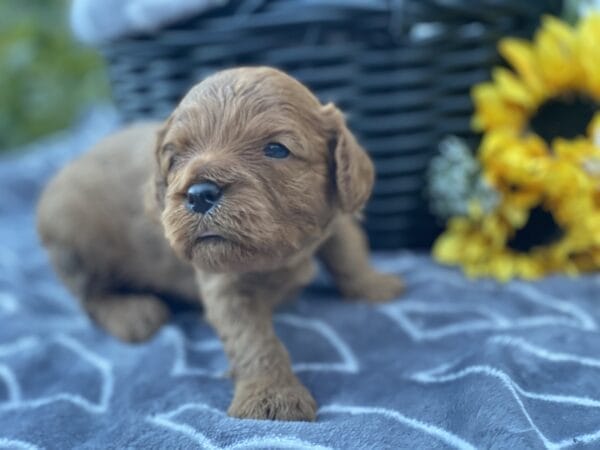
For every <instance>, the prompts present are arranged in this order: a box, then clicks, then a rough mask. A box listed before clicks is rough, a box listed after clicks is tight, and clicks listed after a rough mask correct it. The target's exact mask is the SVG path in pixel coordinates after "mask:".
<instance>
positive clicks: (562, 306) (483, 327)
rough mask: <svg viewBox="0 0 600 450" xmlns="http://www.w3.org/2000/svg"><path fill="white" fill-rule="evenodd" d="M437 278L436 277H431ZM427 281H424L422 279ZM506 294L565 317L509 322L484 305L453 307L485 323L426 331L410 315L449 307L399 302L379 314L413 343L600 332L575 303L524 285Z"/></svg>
mask: <svg viewBox="0 0 600 450" xmlns="http://www.w3.org/2000/svg"><path fill="white" fill-rule="evenodd" d="M432 275H433V278H435V276H436V275H435V273H434V274H432ZM421 278H423V279H425V277H421ZM443 282H445V283H448V282H449V284H457V285H460V286H461V287H464V280H462V279H461V280H458V279H457V278H456V276H454V277H449V278H448V279H444V280H443ZM477 288H478V289H488V290H489V287H488V286H487V285H485V284H483V283H481V284H480V285H478V286H477ZM504 289H505V290H506V291H507V292H512V293H514V294H516V298H518V299H522V300H525V301H527V302H531V303H534V304H536V305H541V306H544V307H546V308H550V309H553V310H555V311H558V312H560V313H562V314H564V315H562V316H555V315H538V316H534V317H521V318H516V319H510V318H506V317H504V316H503V315H501V314H499V313H497V312H496V311H494V310H493V309H492V308H486V307H485V306H481V305H473V304H468V305H460V304H456V303H453V304H452V311H458V312H473V313H477V314H479V315H481V316H484V318H482V319H476V320H466V321H463V322H458V323H452V324H450V325H445V326H439V327H437V328H433V329H423V328H421V327H419V326H417V325H415V322H414V321H413V320H412V319H411V318H410V316H409V314H408V313H411V312H416V313H419V314H421V315H437V314H439V313H440V311H441V312H448V311H450V306H447V307H446V308H444V305H443V304H439V303H435V302H431V303H429V304H428V303H425V302H418V301H408V302H406V301H405V302H398V303H391V304H388V305H383V306H381V307H379V308H378V311H379V312H381V313H383V314H385V315H386V316H388V317H389V318H390V319H392V320H393V321H394V322H396V323H397V324H398V326H399V327H400V328H401V329H403V330H404V332H406V333H407V334H408V335H409V336H410V338H411V339H412V340H414V341H432V340H438V339H442V338H445V337H448V336H455V335H460V334H463V333H473V332H477V331H498V330H510V329H525V328H536V327H544V326H566V327H572V328H576V329H583V330H587V331H593V330H596V329H597V324H596V322H595V320H594V319H593V318H592V317H591V316H590V315H589V314H588V313H587V312H586V311H584V310H583V309H581V308H579V307H577V306H576V305H574V304H573V303H569V302H567V301H563V300H561V299H558V298H555V297H552V296H550V295H548V294H545V293H543V292H541V291H539V290H537V289H535V288H534V287H532V286H530V285H527V284H524V283H522V282H513V283H511V284H509V285H507V286H505V287H504Z"/></svg>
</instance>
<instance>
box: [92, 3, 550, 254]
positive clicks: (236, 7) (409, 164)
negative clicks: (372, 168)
mask: <svg viewBox="0 0 600 450" xmlns="http://www.w3.org/2000/svg"><path fill="white" fill-rule="evenodd" d="M342 3H343V2H337V3H334V2H329V3H327V2H324V1H322V2H315V1H306V0H305V1H292V0H262V1H256V0H254V1H248V0H246V1H241V0H238V1H232V2H230V3H228V4H227V6H226V7H223V8H221V9H217V10H213V11H211V12H210V13H208V14H204V15H202V16H199V17H196V18H194V19H193V20H190V21H186V22H182V23H178V24H174V25H173V26H170V27H168V28H165V29H162V30H160V31H159V32H157V33H155V34H152V35H145V36H132V37H129V38H126V39H121V40H119V41H116V42H112V43H110V44H109V45H106V46H105V47H104V48H103V49H102V50H103V53H104V55H105V56H106V58H107V60H108V63H109V73H110V78H111V82H112V90H113V96H114V99H115V101H116V103H117V105H118V107H119V109H120V110H121V112H122V114H123V116H124V118H125V119H126V120H136V119H142V118H164V117H166V116H167V115H168V114H169V113H170V111H171V110H172V109H173V107H174V106H175V104H176V103H177V101H178V100H179V99H180V98H181V96H182V95H183V94H184V93H185V92H186V91H187V90H188V89H189V88H190V87H191V85H192V84H194V83H195V82H197V81H198V80H200V79H201V78H203V77H204V76H206V75H207V74H209V73H212V72H213V71H216V70H219V69H222V68H225V67H231V66H238V65H257V64H266V65H271V66H275V67H279V68H281V69H283V70H285V71H287V72H289V73H290V74H291V75H293V76H295V77H297V78H298V79H300V80H301V81H303V82H304V83H305V84H307V85H308V86H309V87H310V88H311V89H312V90H313V91H314V92H315V93H316V94H317V95H318V96H319V97H320V98H321V99H322V100H323V101H334V102H336V103H337V104H338V105H339V106H340V107H341V108H342V109H343V110H344V111H345V112H346V114H347V116H348V119H349V122H350V125H351V127H352V129H353V131H354V132H355V133H356V134H357V136H358V138H359V139H360V141H361V142H362V144H363V145H364V146H365V148H367V149H368V150H369V152H370V153H371V156H372V158H373V160H374V161H375V165H376V167H377V182H376V185H375V191H374V194H373V197H372V199H371V201H370V203H369V205H368V207H367V210H366V221H365V226H366V228H367V231H368V233H369V235H370V241H371V245H372V246H373V247H374V248H378V249H391V248H399V247H413V248H414V247H425V246H428V245H430V244H431V242H432V240H433V239H434V238H435V236H436V234H437V233H438V231H439V230H438V228H437V225H436V221H435V220H434V219H433V217H432V216H431V215H430V214H429V212H428V208H427V202H426V201H425V199H424V196H423V189H424V185H425V176H424V174H425V171H426V167H427V165H428V162H429V160H430V158H431V157H432V156H433V155H434V154H435V152H436V151H437V144H438V142H439V141H440V139H441V138H442V137H443V136H445V135H447V134H454V135H457V136H461V137H464V138H467V139H473V138H474V136H473V135H472V134H471V131H470V128H469V123H470V118H471V114H472V105H471V100H470V95H469V92H470V89H471V87H472V86H473V84H475V83H478V82H481V81H483V80H486V79H488V78H489V69H490V67H491V66H492V65H493V64H496V63H498V55H497V52H496V43H497V40H498V39H499V38H500V37H502V36H505V35H516V36H520V35H528V34H530V33H531V31H532V30H533V28H534V27H535V26H536V25H537V23H538V21H539V17H540V15H541V14H542V13H544V12H550V13H557V12H559V10H560V6H561V5H560V3H561V2H560V0H528V1H524V0H404V1H396V2H394V1H380V0H373V1H371V2H366V1H362V2H358V1H357V2H354V3H353V5H354V6H349V5H348V3H350V2H346V3H347V4H345V5H342ZM396 4H397V5H398V6H396ZM414 24H418V25H414Z"/></svg>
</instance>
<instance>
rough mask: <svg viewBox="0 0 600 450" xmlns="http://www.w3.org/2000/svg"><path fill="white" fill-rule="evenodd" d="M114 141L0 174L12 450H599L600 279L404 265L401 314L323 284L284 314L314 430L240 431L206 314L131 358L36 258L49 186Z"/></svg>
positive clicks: (281, 328) (412, 261) (396, 259)
mask: <svg viewBox="0 0 600 450" xmlns="http://www.w3.org/2000/svg"><path fill="white" fill-rule="evenodd" d="M115 124H116V121H115V119H114V116H113V115H112V114H111V113H110V112H109V113H107V112H102V113H100V114H95V115H93V116H92V117H91V118H89V119H88V120H87V121H86V122H84V124H83V126H81V127H79V128H78V129H77V130H75V132H73V133H69V134H64V135H62V136H58V137H56V138H53V139H51V140H48V141H44V142H42V143H40V144H38V145H36V146H35V147H40V148H39V149H31V151H30V152H28V153H27V154H26V155H25V156H21V157H19V158H11V159H8V160H4V161H3V162H1V163H0V236H1V239H2V241H1V243H2V245H1V247H0V448H11V449H13V448H14V449H28V450H29V449H35V448H48V449H71V448H78V449H81V448H83V449H91V448H98V449H109V448H118V449H125V448H127V449H154V448H169V449H187V448H206V449H233V448H309V449H317V448H336V449H352V448H375V449H386V448H389V449H401V448H406V449H438V448H440V449H441V448H460V449H470V448H533V449H537V448H553V449H558V448H568V447H573V448H600V334H599V332H598V330H599V327H600V277H599V276H589V277H585V278H580V279H570V278H565V277H553V278H549V279H546V280H544V281H542V282H540V283H536V284H530V283H524V282H513V283H509V284H507V285H498V284H496V283H494V282H491V281H477V282H473V281H469V280H467V279H465V278H464V277H463V276H462V275H461V274H460V273H458V272H457V271H455V270H451V269H447V268H443V267H440V266H438V265H436V264H434V263H433V262H432V261H431V259H430V258H429V257H428V256H426V255H419V254H411V253H405V252H399V253H396V254H391V255H377V256H375V257H374V261H375V263H376V264H377V265H378V266H379V267H380V268H381V269H383V270H387V271H391V272H395V273H398V274H402V275H403V276H404V277H405V278H406V280H407V284H408V291H407V293H406V295H405V296H404V297H403V298H402V299H401V300H398V301H395V302H392V303H389V304H386V305H380V306H369V305H366V304H361V303H348V302H344V301H342V300H341V299H339V298H338V296H337V294H336V293H335V291H333V290H332V289H331V288H329V287H328V286H329V285H328V283H327V281H326V280H325V279H323V278H322V279H321V280H319V281H318V282H316V283H315V284H314V285H313V286H312V287H311V288H310V289H309V290H307V291H306V292H305V293H304V294H303V295H302V296H301V298H300V299H299V300H298V301H297V302H296V303H295V304H292V305H291V306H289V307H287V308H286V309H284V310H282V311H280V312H279V314H278V315H277V318H276V328H277V331H278V334H279V335H280V336H281V338H282V339H283V341H284V342H285V344H286V345H287V347H288V349H289V350H290V353H291V355H292V359H293V364H294V367H295V370H296V372H297V373H298V374H299V376H300V378H301V379H302V381H303V382H304V383H305V384H306V386H308V388H309V389H310V390H311V391H312V392H313V393H314V396H315V398H316V399H317V401H318V403H319V404H320V409H319V413H318V418H317V421H316V422H315V423H274V422H259V421H242V420H236V419H232V418H229V417H228V416H227V415H226V414H225V413H224V411H225V410H226V408H227V406H228V402H229V400H230V398H231V395H232V386H231V382H230V380H229V379H227V378H226V376H225V375H224V373H225V371H226V370H227V362H226V360H225V357H224V355H223V352H222V348H221V345H220V343H219V342H218V340H217V339H216V337H215V335H214V333H213V332H212V331H211V329H210V328H209V327H208V326H207V325H206V324H205V323H204V322H202V320H201V319H200V318H199V314H198V312H196V311H181V312H179V313H178V314H177V315H176V316H175V318H174V320H173V321H172V323H171V324H170V325H168V326H167V327H165V328H164V329H163V330H162V331H160V332H159V334H158V335H157V336H156V337H155V338H153V339H152V340H151V341H150V342H147V343H144V344H141V345H127V344H123V343H120V342H117V341H116V340H114V339H112V338H111V337H109V336H108V335H106V334H105V333H104V332H102V331H101V330H99V329H97V328H96V327H94V326H93V325H92V324H91V323H90V322H89V321H88V319H86V318H85V316H84V315H83V314H82V312H81V311H80V309H79V308H78V307H77V304H76V302H75V301H74V299H72V298H71V296H70V295H69V294H68V293H67V292H66V291H65V289H64V288H63V287H62V286H61V285H60V284H59V283H58V281H57V280H56V277H55V276H54V275H53V273H52V272H51V270H50V268H49V266H48V262H47V259H46V256H45V254H44V252H43V251H42V250H41V248H40V246H39V244H38V241H37V238H36V235H35V232H34V222H33V220H34V219H33V206H34V203H35V200H36V198H37V195H38V194H39V190H40V189H41V186H42V185H43V183H44V182H45V181H46V180H47V179H48V177H49V175H50V174H51V173H52V172H54V171H55V170H56V169H57V168H58V167H59V166H61V165H62V164H64V162H65V161H66V160H68V159H69V158H71V157H72V156H74V155H75V154H76V153H77V152H78V151H80V150H81V149H82V148H83V147H85V146H87V145H88V144H89V143H90V142H92V141H94V140H96V139H97V138H98V137H99V136H100V135H102V134H104V133H106V132H107V131H108V130H109V129H111V128H112V127H114V126H115Z"/></svg>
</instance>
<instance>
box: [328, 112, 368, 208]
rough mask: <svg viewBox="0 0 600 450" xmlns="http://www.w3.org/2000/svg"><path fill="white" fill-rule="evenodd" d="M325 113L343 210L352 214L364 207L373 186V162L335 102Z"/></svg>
mask: <svg viewBox="0 0 600 450" xmlns="http://www.w3.org/2000/svg"><path fill="white" fill-rule="evenodd" d="M322 113H323V116H324V118H325V121H326V123H327V124H328V125H327V126H328V130H329V149H330V152H332V160H333V164H334V170H333V171H332V172H333V174H334V175H335V186H336V191H337V198H338V201H339V204H340V207H341V209H342V211H344V212H346V213H351V214H353V213H356V212H358V211H360V210H361V209H362V208H363V207H364V205H365V203H366V202H367V200H368V199H369V196H370V195H371V191H372V190H373V183H374V179H375V170H374V168H373V163H372V162H371V159H370V158H369V155H368V154H367V152H366V151H365V150H364V149H363V148H362V147H361V146H360V144H359V143H358V142H357V140H356V138H355V137H354V135H353V134H352V133H351V132H350V130H349V129H348V126H347V125H346V121H345V119H344V116H343V114H342V113H341V111H340V110H339V109H338V108H336V107H335V105H334V104H333V103H328V104H327V105H325V106H323V107H322Z"/></svg>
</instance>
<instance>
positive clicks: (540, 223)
mask: <svg viewBox="0 0 600 450" xmlns="http://www.w3.org/2000/svg"><path fill="white" fill-rule="evenodd" d="M563 236H564V231H563V230H562V229H561V228H560V226H559V225H558V224H557V223H556V221H555V220H554V217H553V216H552V214H551V213H549V212H548V211H546V210H545V209H544V208H542V207H541V206H536V207H535V208H533V209H532V210H531V211H530V212H529V219H528V220H527V223H526V224H525V226H524V227H522V228H520V229H518V230H517V231H516V233H515V235H514V236H513V237H512V239H511V240H510V241H508V243H507V246H508V248H510V249H512V250H514V251H517V252H528V251H530V250H531V249H533V248H534V247H542V246H545V245H550V244H553V243H555V242H557V241H559V240H560V239H561V238H562V237H563Z"/></svg>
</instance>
